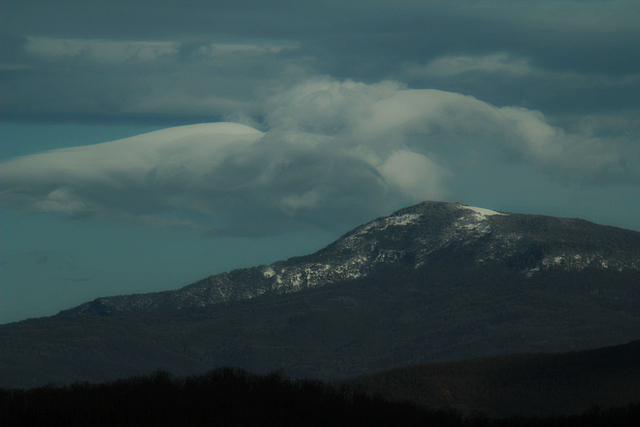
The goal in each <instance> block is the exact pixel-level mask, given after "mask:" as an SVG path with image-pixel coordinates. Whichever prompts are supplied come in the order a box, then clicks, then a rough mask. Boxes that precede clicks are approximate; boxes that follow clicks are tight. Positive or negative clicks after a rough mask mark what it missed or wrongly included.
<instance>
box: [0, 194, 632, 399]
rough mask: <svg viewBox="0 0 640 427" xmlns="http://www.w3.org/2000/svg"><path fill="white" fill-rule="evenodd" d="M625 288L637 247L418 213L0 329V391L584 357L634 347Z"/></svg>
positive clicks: (584, 227) (475, 215) (499, 218)
mask: <svg viewBox="0 0 640 427" xmlns="http://www.w3.org/2000/svg"><path fill="white" fill-rule="evenodd" d="M639 284H640V233H638V232H634V231H629V230H623V229H619V228H614V227H606V226H601V225H597V224H593V223H590V222H587V221H583V220H576V219H565V218H555V217H546V216H538V215H523V214H507V213H502V212H494V211H490V210H486V209H480V208H474V207H469V206H465V205H461V204H456V203H440V202H425V203H421V204H419V205H415V206H411V207H408V208H405V209H402V210H400V211H398V212H396V213H394V214H392V215H390V216H388V217H383V218H378V219H376V220H374V221H372V222H370V223H367V224H364V225H362V226H360V227H357V228H356V229H354V230H352V231H350V232H349V233H347V234H345V235H344V236H343V237H341V238H340V239H338V240H337V241H336V242H334V243H332V244H331V245H329V246H327V247H326V248H324V249H322V250H320V251H318V252H316V253H314V254H311V255H306V256H301V257H296V258H291V259H289V260H286V261H280V262H276V263H274V264H271V265H268V266H259V267H254V268H248V269H242V270H235V271H232V272H229V273H225V274H221V275H216V276H211V277H209V278H206V279H204V280H202V281H199V282H196V283H194V284H192V285H188V286H186V287H184V288H181V289H178V290H176V291H166V292H159V293H151V294H139V295H123V296H115V297H104V298H98V299H96V300H94V301H91V302H88V303H85V304H82V305H80V306H78V307H75V308H72V309H69V310H65V311H63V312H61V313H60V314H59V315H57V316H53V317H48V318H40V319H30V320H26V321H23V322H17V323H12V324H7V325H0V346H1V349H2V350H1V351H0V387H31V386H36V385H42V384H45V383H47V382H50V381H53V382H56V383H68V382H71V381H75V380H89V381H102V380H106V379H115V378H120V377H126V376H131V375H138V374H146V373H149V372H151V371H153V370H155V369H164V370H167V371H170V372H172V373H174V374H176V375H186V374H195V373H200V372H205V371H207V370H209V369H212V368H215V367H220V366H238V367H241V368H244V369H247V370H249V371H252V372H256V373H266V372H270V371H273V370H275V369H283V370H284V371H285V373H286V374H288V375H291V376H294V377H307V378H318V379H327V380H333V379H339V378H347V377H353V376H357V375H362V374H367V373H372V372H377V371H381V370H386V369H390V368H395V367H401V366H407V365H414V364H419V363H424V362H437V361H452V360H461V359H468V358H477V357H487V356H494V355H499V354H512V353H531V352H534V353H537V352H566V351H572V350H584V349H594V348H599V347H604V346H611V345H617V344H622V343H627V342H630V341H633V340H638V339H640V285H639Z"/></svg>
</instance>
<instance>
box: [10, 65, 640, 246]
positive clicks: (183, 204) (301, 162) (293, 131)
mask: <svg viewBox="0 0 640 427" xmlns="http://www.w3.org/2000/svg"><path fill="white" fill-rule="evenodd" d="M266 105H267V106H268V107H269V108H271V109H272V111H271V114H270V115H268V117H267V122H268V124H269V125H270V128H269V129H268V130H266V131H265V132H264V133H263V132H260V131H258V130H256V129H254V128H252V127H249V126H245V125H240V124H233V123H212V124H200V125H191V126H182V127H176V128H169V129H165V130H162V131H157V132H151V133H148V134H144V135H139V136H136V137H132V138H126V139H123V140H118V141H113V142H108V143H103V144H97V145H93V146H83V147H76V148H69V149H61V150H55V151H51V152H46V153H40V154H35V155H31V156H26V157H22V158H17V159H13V160H10V161H8V162H6V163H4V164H3V165H2V171H1V173H2V182H1V184H0V190H1V193H0V194H1V195H2V199H3V201H4V203H6V204H7V205H8V206H13V207H23V208H31V209H37V210H44V211H50V212H58V213H64V214H67V215H71V216H73V217H92V216H97V217H105V218H111V219H117V220H123V221H133V222H137V223H141V224H152V225H155V226H172V227H181V228H193V229H197V230H204V231H207V232H210V233H214V234H236V235H258V234H277V233H281V232H284V231H288V230H292V229H296V228H300V227H309V226H319V227H323V228H327V229H331V228H333V229H341V228H342V229H343V228H344V227H346V226H350V225H355V224H357V223H359V222H362V221H364V220H366V219H369V218H371V217H373V216H376V215H381V214H384V213H388V212H389V211H390V210H391V209H393V208H397V207H400V206H403V205H407V204H409V203H412V202H418V201H421V200H425V199H443V198H447V197H448V196H449V184H450V183H451V182H453V181H455V179H456V177H457V175H464V174H465V173H467V171H466V169H465V168H472V167H478V165H482V166H483V167H485V168H492V167H493V166H494V165H496V164H497V163H499V162H503V163H505V161H509V162H511V161H513V158H516V159H517V161H519V162H522V163H525V164H528V165H530V166H531V167H533V168H535V169H537V170H539V171H541V173H547V174H549V175H550V176H555V175H559V176H562V177H567V176H569V177H571V178H573V179H577V181H585V180H594V179H596V178H598V177H602V176H603V175H606V174H608V173H610V172H611V171H614V170H615V171H618V172H619V171H620V170H621V166H620V165H621V164H622V160H621V156H620V153H619V152H618V150H617V149H616V146H615V145H612V144H611V140H607V139H603V138H597V137H594V136H588V135H581V134H569V133H567V132H565V131H564V130H562V129H560V128H558V127H554V126H552V125H550V124H549V123H547V121H546V119H545V117H544V116H543V115H542V114H541V113H540V112H537V111H531V110H527V109H524V108H518V107H502V108H496V107H494V106H492V105H489V104H487V103H484V102H482V101H479V100H477V99H475V98H473V97H469V96H463V95H460V94H456V93H450V92H444V91H438V90H413V89H406V88H403V87H402V86H401V85H400V84H397V83H394V82H382V83H378V84H372V85H368V84H364V83H356V82H353V81H344V82H339V81H335V80H330V79H328V78H325V79H319V80H318V79H316V80H311V81H308V82H302V83H301V84H299V85H297V86H294V87H292V88H290V89H288V90H284V91H282V92H280V93H279V94H277V96H274V97H273V99H272V100H271V101H270V102H268V103H267V104H266ZM465 158H469V159H472V160H469V161H467V160H464V159H465ZM625 167H626V168H627V170H629V163H627V165H625ZM634 168H635V169H634ZM631 170H632V172H631V173H637V165H633V164H632V165H631ZM634 171H635V172H634Z"/></svg>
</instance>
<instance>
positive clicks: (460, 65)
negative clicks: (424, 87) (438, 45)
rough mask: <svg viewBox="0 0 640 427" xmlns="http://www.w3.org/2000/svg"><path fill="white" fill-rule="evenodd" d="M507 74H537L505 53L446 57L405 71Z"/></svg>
mask: <svg viewBox="0 0 640 427" xmlns="http://www.w3.org/2000/svg"><path fill="white" fill-rule="evenodd" d="M478 71H481V72H487V73H496V72H499V73H509V74H515V75H526V74H531V73H534V72H537V70H536V69H534V68H533V67H532V66H531V64H530V62H529V60H527V59H525V58H519V57H514V56H512V55H510V54H508V53H505V52H495V53H492V54H489V55H447V56H442V57H439V58H436V59H434V60H432V61H431V62H429V63H428V64H427V65H425V66H423V67H420V66H413V67H409V68H408V69H407V74H408V75H422V76H436V77H443V76H455V75H457V74H463V73H469V72H478Z"/></svg>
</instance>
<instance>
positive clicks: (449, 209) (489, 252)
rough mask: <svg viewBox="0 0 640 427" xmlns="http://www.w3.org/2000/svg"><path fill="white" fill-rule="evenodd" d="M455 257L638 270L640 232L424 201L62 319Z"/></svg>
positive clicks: (482, 262)
mask: <svg viewBox="0 0 640 427" xmlns="http://www.w3.org/2000/svg"><path fill="white" fill-rule="evenodd" d="M450 257H461V258H464V260H465V261H466V264H468V265H470V266H487V265H488V266H492V265H509V266H512V267H514V268H520V270H521V271H522V273H524V274H527V275H536V274H539V273H540V272H543V271H546V270H549V269H550V268H554V267H559V268H560V269H562V270H569V271H581V270H584V269H586V268H595V269H609V270H613V271H625V270H640V233H637V232H633V231H629V230H622V229H618V228H615V227H605V226H601V225H597V224H593V223H590V222H587V221H583V220H577V219H563V218H555V217H545V216H539V215H522V214H505V213H498V212H495V211H490V210H487V209H481V208H474V207H470V206H465V205H462V204H458V203H443V202H423V203H421V204H418V205H415V206H411V207H408V208H405V209H401V210H399V211H397V212H395V213H393V214H392V215H390V216H388V217H382V218H378V219H376V220H374V221H371V222H369V223H367V224H364V225H362V226H360V227H357V228H355V229H354V230H352V231H351V232H349V233H347V234H345V235H344V236H342V237H341V238H340V239H338V240H337V241H336V242H334V243H333V244H331V245H329V246H327V247H326V248H324V249H322V250H320V251H318V252H316V253H315V254H312V255H308V256H303V257H295V258H291V259H289V260H287V261H280V262H276V263H273V264H271V265H268V266H260V267H254V268H247V269H240V270H234V271H232V272H229V273H224V274H219V275H215V276H211V277H208V278H207V279H204V280H201V281H199V282H196V283H194V284H192V285H189V286H186V287H184V288H182V289H179V290H177V291H165V292H158V293H149V294H137V295H124V296H117V297H106V298H98V299H96V300H94V301H92V302H89V303H85V304H82V305H80V306H78V307H76V308H73V309H71V310H65V311H64V312H62V313H61V314H80V313H94V314H109V313H112V312H115V311H134V312H142V311H154V310H163V309H164V310H167V309H169V310H174V309H187V308H192V307H204V306H208V305H212V304H219V303H226V302H229V301H236V300H243V299H251V298H255V297H257V296H259V295H262V294H265V293H276V294H280V293H290V292H296V291H299V290H301V289H306V288H312V287H316V286H325V285H328V284H332V283H338V282H344V281H347V280H352V279H356V278H359V277H368V276H371V275H375V274H376V273H379V272H383V271H387V270H391V269H402V270H408V269H416V268H419V267H421V266H425V265H427V266H428V265H432V264H433V263H436V262H439V261H440V260H441V259H443V258H444V259H448V258H450Z"/></svg>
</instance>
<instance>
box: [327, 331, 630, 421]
mask: <svg viewBox="0 0 640 427" xmlns="http://www.w3.org/2000/svg"><path fill="white" fill-rule="evenodd" d="M334 384H335V385H337V386H349V387H350V388H351V389H353V390H355V391H357V392H363V393H368V394H369V395H372V396H374V395H380V396H382V397H384V398H385V399H389V400H394V401H405V402H411V403H414V404H416V405H419V406H422V407H425V408H432V409H433V408H455V409H457V410H459V411H461V412H462V413H464V414H474V413H480V412H481V413H484V414H487V415H489V416H493V417H509V416H514V415H526V416H548V415H551V414H562V415H568V414H579V413H583V412H585V411H588V410H589V409H593V407H596V406H597V407H598V408H600V409H604V408H609V407H616V406H624V405H628V404H630V403H640V341H634V342H631V343H629V344H624V345H620V346H614V347H606V348H601V349H597V350H589V351H582V352H571V353H556V354H541V353H538V354H516V355H506V356H495V357H489V358H482V359H472V360H463V361H455V362H444V363H427V364H421V365H415V366H407V367H402V368H396V369H392V370H389V371H384V372H377V373H374V374H369V375H364V376H361V377H357V378H350V379H346V380H341V381H336V382H334ZM639 421H640V420H639Z"/></svg>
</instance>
